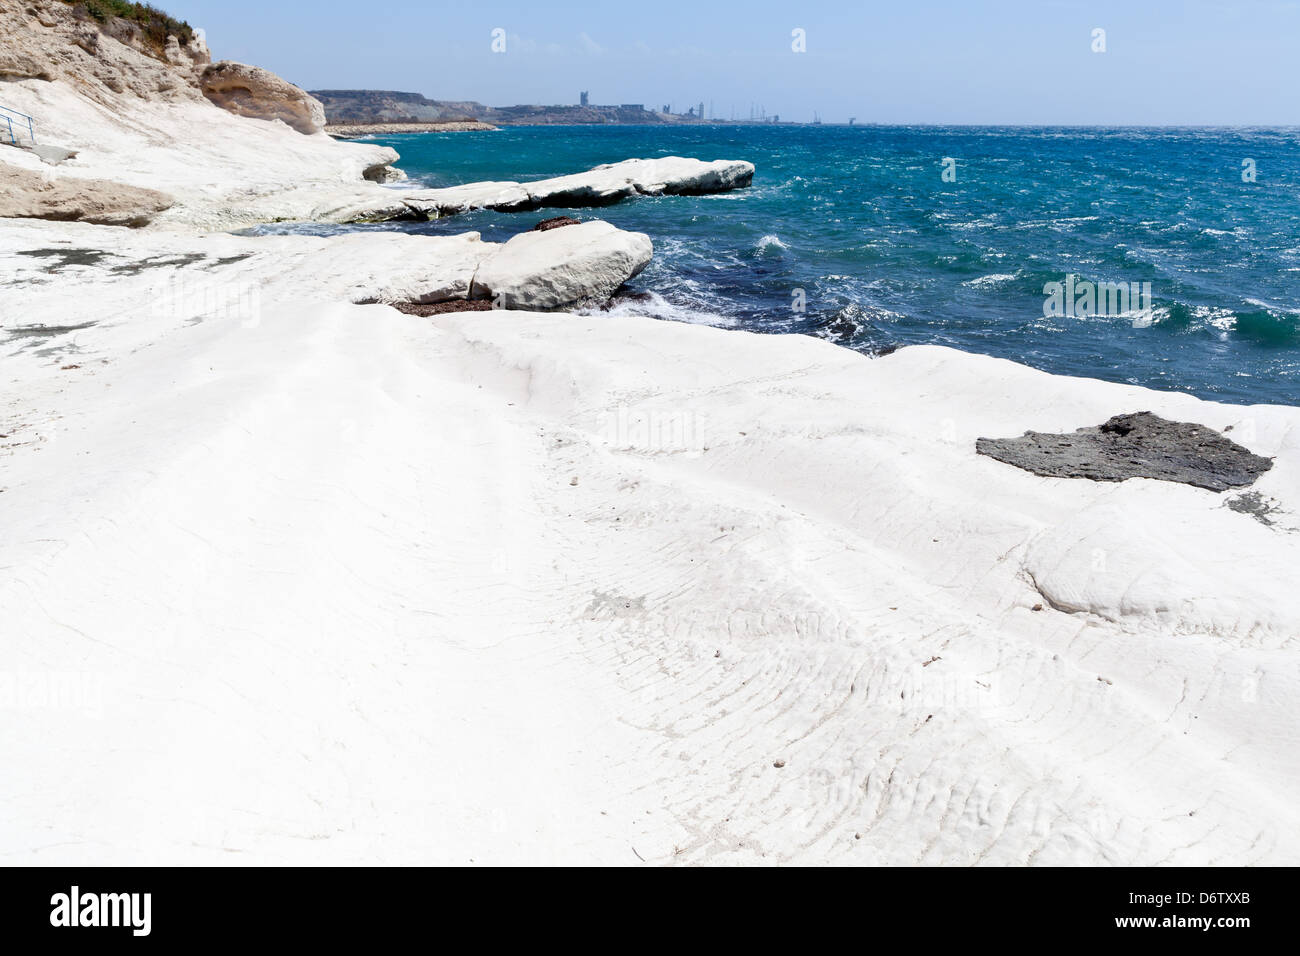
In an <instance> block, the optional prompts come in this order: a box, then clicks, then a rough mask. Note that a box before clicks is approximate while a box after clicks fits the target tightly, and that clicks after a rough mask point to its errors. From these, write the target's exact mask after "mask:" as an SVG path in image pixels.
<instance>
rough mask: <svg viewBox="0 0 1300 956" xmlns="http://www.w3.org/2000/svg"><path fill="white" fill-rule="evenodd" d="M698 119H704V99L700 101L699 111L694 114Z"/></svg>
mask: <svg viewBox="0 0 1300 956" xmlns="http://www.w3.org/2000/svg"><path fill="white" fill-rule="evenodd" d="M696 115H697V116H699V118H700V119H704V101H703V100H701V101H700V111H699V113H697V114H696Z"/></svg>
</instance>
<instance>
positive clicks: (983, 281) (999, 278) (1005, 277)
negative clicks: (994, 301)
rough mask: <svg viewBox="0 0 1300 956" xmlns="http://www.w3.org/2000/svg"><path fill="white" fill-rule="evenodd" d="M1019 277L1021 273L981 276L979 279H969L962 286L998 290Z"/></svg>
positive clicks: (998, 273)
mask: <svg viewBox="0 0 1300 956" xmlns="http://www.w3.org/2000/svg"><path fill="white" fill-rule="evenodd" d="M1017 275H1019V273H1010V272H995V273H993V274H992V275H987V276H980V277H979V278H978V279H967V280H966V281H965V282H963V283H962V285H964V286H967V287H968V288H971V289H996V288H998V287H999V286H1003V285H1006V284H1007V283H1008V282H1011V281H1013V280H1014V279H1015V278H1016V276H1017Z"/></svg>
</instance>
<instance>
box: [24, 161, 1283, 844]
mask: <svg viewBox="0 0 1300 956" xmlns="http://www.w3.org/2000/svg"><path fill="white" fill-rule="evenodd" d="M304 139H305V137H304ZM579 228H581V227H575V226H567V227H563V228H560V229H556V230H553V233H554V234H556V235H562V234H563V233H565V232H569V231H571V230H574V229H579ZM475 244H476V240H474V239H470V238H466V237H458V238H456V239H431V238H426V237H418V236H407V235H400V234H373V235H372V234H367V235H365V236H348V237H346V238H345V239H316V238H309V237H303V236H287V237H271V238H265V239H250V238H243V237H238V236H229V235H211V236H201V237H200V236H185V235H181V234H167V233H163V232H160V231H157V230H146V231H125V230H120V229H111V228H107V227H96V226H87V225H82V224H76V223H68V224H63V223H37V222H31V221H24V222H19V221H10V222H5V223H0V270H3V274H4V275H5V277H6V282H7V285H6V288H5V304H6V309H5V312H4V318H5V320H4V322H3V323H0V355H3V359H2V361H3V364H4V368H5V375H4V376H3V379H2V380H0V489H2V490H0V508H2V509H3V514H4V522H5V533H4V534H3V535H0V621H3V627H2V628H0V648H2V649H3V652H4V655H5V665H4V667H3V668H0V709H3V716H4V719H3V720H0V763H3V765H4V766H6V767H10V768H17V769H16V770H15V772H18V771H21V773H22V775H23V779H25V780H28V781H31V783H30V785H25V786H22V787H17V788H10V790H9V792H8V793H7V795H6V801H5V809H4V813H2V814H0V845H2V846H3V847H4V848H5V852H6V854H7V856H6V859H7V860H8V862H10V863H15V864H18V863H39V864H44V865H55V864H69V865H80V866H85V865H91V864H96V863H103V864H129V863H153V864H171V863H220V862H222V861H229V860H230V859H231V858H232V854H233V853H238V858H239V859H240V860H242V861H244V862H248V863H304V864H309V863H315V864H321V863H333V864H342V863H372V864H373V863H463V862H467V861H468V860H469V859H471V858H472V859H473V860H474V861H475V862H477V863H524V862H534V863H559V862H567V863H609V864H618V863H631V864H635V863H637V862H639V861H638V859H637V857H638V856H639V857H641V858H643V859H645V860H647V861H649V862H651V863H656V864H658V863H663V864H671V863H678V864H680V863H766V864H772V863H827V862H831V863H842V864H886V863H899V864H902V863H924V864H941V863H942V864H954V865H965V864H976V863H982V864H990V865H998V864H1027V863H1028V864H1067V863H1068V864H1167V865H1168V864H1174V865H1177V864H1187V865H1196V864H1216V865H1224V864H1259V865H1263V864H1288V865H1294V864H1296V863H1298V862H1300V809H1298V808H1297V806H1296V802H1295V800H1294V799H1293V797H1294V794H1295V792H1296V790H1297V787H1298V786H1300V751H1297V748H1296V747H1295V746H1294V742H1293V739H1292V735H1291V734H1290V732H1289V729H1290V728H1292V727H1294V726H1295V723H1296V711H1297V703H1296V702H1297V701H1300V672H1298V671H1297V668H1296V666H1295V655H1296V653H1297V652H1298V651H1300V643H1298V642H1300V637H1298V636H1297V635H1300V592H1298V591H1297V589H1295V588H1294V587H1292V586H1291V578H1292V577H1293V569H1294V568H1295V567H1297V565H1300V534H1297V533H1296V532H1297V531H1300V410H1297V409H1295V408H1282V407H1269V406H1255V407H1250V408H1245V407H1237V406H1228V405H1218V404H1214V403H1211V402H1202V401H1198V400H1197V399H1194V398H1191V397H1189V396H1187V395H1180V394H1175V393H1162V392H1153V391H1148V390H1145V389H1140V388H1134V387H1129V386H1123V385H1112V384H1105V383H1101V382H1095V381H1088V380H1084V379H1072V378H1063V377H1055V376H1050V375H1046V374H1044V373H1041V372H1037V371H1033V370H1031V369H1027V368H1024V367H1021V366H1017V365H1014V364H1012V363H1010V362H1005V361H1000V360H995V359H989V358H984V357H980V356H976V355H968V354H964V353H961V352H956V351H953V350H950V349H943V348H934V347H914V348H906V349H902V350H900V351H898V352H896V353H894V354H893V355H890V356H887V357H885V358H880V359H874V360H873V359H869V358H867V357H865V356H863V355H860V354H857V353H854V352H851V351H848V350H845V349H840V348H836V347H834V346H832V345H830V344H828V343H826V342H823V341H819V340H815V339H810V338H805V337H801V336H773V335H751V334H747V333H742V332H731V331H722V330H717V329H710V328H705V327H700V326H692V325H687V324H683V323H670V322H659V321H652V320H649V319H641V318H635V317H628V316H618V315H607V314H601V315H594V316H575V315H569V314H556V313H550V314H532V313H523V312H513V311H492V312H485V313H475V314H464V315H459V316H441V317H437V318H433V319H422V318H413V317H410V316H405V315H400V314H398V313H397V312H396V311H394V310H392V309H390V308H387V307H385V306H382V305H368V306H359V305H349V304H347V300H348V299H350V298H353V297H365V296H376V295H381V294H385V293H392V292H394V291H395V290H396V289H398V288H404V289H405V290H406V291H403V292H401V293H400V295H406V294H408V293H424V292H427V293H429V294H437V293H436V291H435V290H436V289H437V288H439V287H443V288H450V287H454V286H456V285H457V284H458V283H460V282H464V281H466V279H465V277H466V274H467V272H468V268H469V266H470V265H472V263H473V261H474V260H475V258H476V250H475ZM96 253H102V254H104V256H106V258H103V259H102V261H99V262H98V263H97V264H96V262H95V259H96ZM452 261H460V262H461V263H462V265H461V267H460V268H459V269H456V268H451V269H447V270H442V268H441V266H440V263H444V262H452ZM399 264H400V265H402V266H404V267H409V268H410V270H411V271H410V272H409V273H407V274H405V275H402V274H399V273H397V272H392V271H391V270H393V269H394V268H397V267H398V265H399ZM15 325H17V326H19V327H20V328H19V329H17V330H15V329H14V326H15ZM42 329H45V330H46V331H44V332H42V331H41V330H42ZM1138 409H1149V410H1151V411H1154V412H1156V413H1157V414H1159V415H1162V416H1164V417H1166V418H1169V419H1172V420H1178V421H1195V422H1199V423H1201V424H1204V425H1206V426H1208V427H1211V428H1214V429H1216V430H1219V431H1222V430H1224V429H1226V428H1227V427H1229V426H1234V427H1233V430H1232V431H1231V432H1230V433H1229V434H1230V435H1232V436H1234V437H1235V438H1236V439H1237V440H1239V441H1242V442H1244V443H1245V444H1247V445H1248V446H1249V447H1250V448H1251V449H1252V450H1254V451H1256V452H1258V453H1260V454H1264V455H1268V456H1273V457H1275V466H1274V468H1273V469H1272V470H1270V471H1269V472H1268V473H1267V474H1265V475H1264V476H1263V477H1262V478H1260V479H1259V481H1258V482H1257V483H1256V485H1255V486H1254V488H1253V489H1252V491H1254V492H1257V493H1258V494H1259V495H1260V496H1261V497H1262V499H1263V500H1264V501H1265V502H1267V503H1269V504H1270V505H1271V506H1272V508H1273V510H1272V512H1271V513H1270V515H1269V517H1270V520H1272V521H1274V524H1273V525H1268V526H1266V525H1265V524H1263V523H1262V522H1260V521H1257V520H1256V519H1255V518H1254V517H1252V516H1251V515H1250V514H1243V513H1239V512H1237V511H1233V510H1231V509H1229V508H1228V507H1225V505H1226V503H1227V502H1229V501H1231V500H1233V493H1227V494H1223V495H1219V494H1214V493H1212V492H1208V491H1205V490H1202V489H1197V488H1191V487H1188V486H1185V485H1174V484H1169V483H1166V482H1158V481H1149V480H1144V479H1137V480H1131V481H1127V482H1123V483H1120V484H1114V483H1095V482H1090V481H1082V480H1069V479H1047V478H1040V477H1037V476H1035V475H1032V474H1029V473H1028V472H1025V471H1021V470H1019V469H1017V468H1013V467H1011V466H1008V465H1005V464H1002V463H1001V462H998V461H995V460H993V459H990V458H987V457H984V456H979V455H977V454H976V453H975V448H974V445H975V439H976V437H977V436H980V435H1015V434H1019V433H1020V432H1021V431H1023V430H1025V429H1035V430H1039V431H1048V432H1066V431H1070V430H1072V429H1074V428H1077V427H1081V426H1084V425H1090V424H1095V423H1096V422H1098V421H1104V420H1105V419H1106V418H1107V417H1108V416H1110V415H1112V414H1114V413H1116V412H1118V411H1128V410H1138ZM1036 607H1041V610H1035V608H1036ZM124 742H125V743H128V744H129V753H130V759H123V756H122V755H123V750H122V747H123V745H124ZM778 763H779V764H780V765H779V766H778ZM87 835H93V839H88V838H87ZM634 851H635V852H634Z"/></svg>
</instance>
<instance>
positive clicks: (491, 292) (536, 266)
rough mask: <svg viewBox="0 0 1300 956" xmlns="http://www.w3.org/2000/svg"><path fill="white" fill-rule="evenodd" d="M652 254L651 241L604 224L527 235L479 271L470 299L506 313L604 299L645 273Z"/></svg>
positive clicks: (587, 223) (642, 234)
mask: <svg viewBox="0 0 1300 956" xmlns="http://www.w3.org/2000/svg"><path fill="white" fill-rule="evenodd" d="M653 254H654V247H653V246H652V244H651V242H650V237H649V236H647V235H645V234H644V233H640V232H625V231H624V230H622V229H619V228H617V227H615V226H611V225H610V224H609V223H607V222H603V221H601V220H592V221H591V222H584V223H580V224H578V225H576V226H565V227H564V228H562V229H550V230H546V231H542V232H539V231H534V232H525V233H521V234H520V235H517V236H515V237H514V238H513V239H511V240H510V241H509V242H507V243H506V244H505V245H503V246H502V247H501V249H500V250H499V251H498V252H496V253H494V254H493V255H492V256H490V257H489V258H487V259H486V260H485V261H484V262H483V264H482V265H481V266H479V269H478V272H477V273H476V274H475V276H474V284H473V287H472V288H471V290H470V297H471V298H480V299H482V298H490V299H492V300H493V302H494V303H495V304H496V305H497V306H498V307H500V308H506V309H558V308H562V307H564V306H570V305H574V304H576V303H579V302H585V301H598V300H604V299H608V298H609V296H610V295H611V294H612V293H613V292H614V290H615V289H617V288H618V287H619V286H620V285H622V284H623V283H624V282H626V281H627V280H628V279H630V278H632V277H633V276H635V275H636V274H637V273H639V272H640V271H641V270H642V269H644V268H645V267H646V265H647V264H649V262H650V258H651V256H652V255H653Z"/></svg>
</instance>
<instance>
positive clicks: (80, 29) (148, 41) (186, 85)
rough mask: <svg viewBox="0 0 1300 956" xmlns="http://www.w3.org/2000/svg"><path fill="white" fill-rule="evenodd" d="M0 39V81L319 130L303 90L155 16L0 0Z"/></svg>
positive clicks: (316, 108) (320, 110)
mask: <svg viewBox="0 0 1300 956" xmlns="http://www.w3.org/2000/svg"><path fill="white" fill-rule="evenodd" d="M178 34H179V35H178ZM0 36H3V37H4V39H5V43H4V44H3V46H0V82H4V81H15V80H27V79H34V80H45V81H63V82H66V83H68V84H69V85H70V86H73V87H74V88H76V89H77V90H78V91H79V92H81V93H83V94H84V95H86V96H87V97H89V98H90V99H92V100H95V101H97V102H100V103H104V104H108V103H110V102H113V101H114V100H115V99H116V98H117V97H118V96H120V95H130V96H134V97H138V98H140V99H145V100H151V101H164V102H176V101H186V100H191V101H201V100H202V99H203V98H204V97H206V98H207V99H209V100H210V101H212V102H213V103H215V104H216V105H217V106H220V107H221V108H223V109H226V110H229V111H230V112H232V113H235V114H237V115H239V116H250V117H254V118H257V119H268V120H276V119H278V120H283V121H284V122H285V123H286V124H287V125H289V126H290V127H292V128H293V129H295V130H297V131H298V132H300V133H306V134H308V135H310V134H312V133H316V132H319V131H320V130H321V129H323V128H324V126H325V108H324V107H323V106H321V104H320V103H319V102H318V101H317V100H315V99H314V98H313V97H311V96H310V95H309V94H308V93H306V92H304V91H303V90H300V89H299V88H298V87H296V86H294V85H293V84H292V83H289V82H287V81H286V80H283V79H281V78H280V77H278V76H276V75H275V74H274V73H272V72H270V71H269V70H263V69H261V68H259V67H254V66H246V65H245V64H242V63H232V62H229V61H223V62H221V63H216V64H214V63H212V57H211V55H210V54H209V53H208V48H207V46H206V45H205V43H204V41H203V38H202V36H201V35H199V34H196V33H194V32H193V31H192V30H190V29H189V27H188V26H187V25H185V24H182V23H179V22H178V21H175V20H171V19H169V18H166V17H165V16H164V15H162V14H159V15H158V17H157V18H156V19H155V20H153V21H150V22H146V23H138V22H135V21H133V20H124V19H122V18H120V17H109V18H107V19H106V20H103V21H100V20H96V19H94V18H92V17H90V16H88V15H87V14H86V13H85V12H84V9H82V8H79V7H78V6H76V5H72V4H67V3H62V2H59V0H0ZM2 101H3V98H0V102H2Z"/></svg>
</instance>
